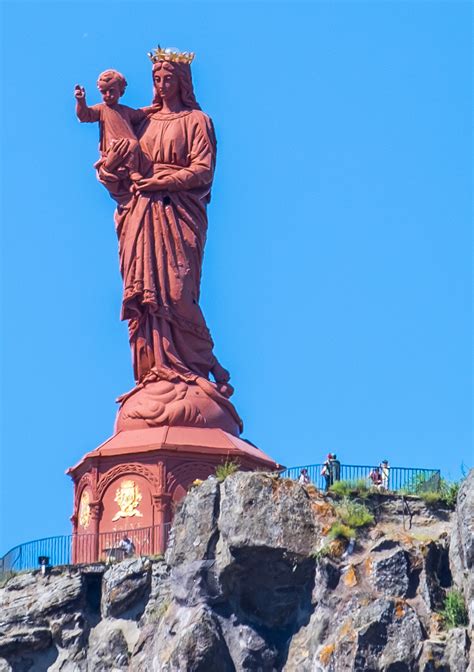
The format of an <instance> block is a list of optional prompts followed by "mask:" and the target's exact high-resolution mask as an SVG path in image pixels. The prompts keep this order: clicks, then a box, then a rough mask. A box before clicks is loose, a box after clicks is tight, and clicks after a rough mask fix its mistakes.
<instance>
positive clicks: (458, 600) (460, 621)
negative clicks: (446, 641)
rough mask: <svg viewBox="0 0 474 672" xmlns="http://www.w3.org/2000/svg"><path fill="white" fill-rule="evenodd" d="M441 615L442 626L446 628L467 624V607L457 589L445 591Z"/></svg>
mask: <svg viewBox="0 0 474 672" xmlns="http://www.w3.org/2000/svg"><path fill="white" fill-rule="evenodd" d="M441 616H442V618H443V623H444V626H445V627H446V628H448V629H450V628H457V627H459V626H466V625H467V624H468V617H467V609H466V605H465V604H464V598H463V596H462V593H460V592H459V591H458V590H450V591H448V592H447V593H446V597H445V600H444V609H443V610H442V612H441Z"/></svg>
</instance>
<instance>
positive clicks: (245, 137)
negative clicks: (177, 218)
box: [0, 1, 473, 553]
mask: <svg viewBox="0 0 474 672" xmlns="http://www.w3.org/2000/svg"><path fill="white" fill-rule="evenodd" d="M471 10H472V5H471V4H470V3H469V2H457V1H446V2H435V1H430V2H408V1H405V2H393V1H392V2H390V1H386V2H367V3H366V2H357V1H354V2H338V1H333V2H314V3H304V4H298V3H295V2H291V3H271V2H262V3H255V4H253V3H236V4H233V3H224V2H223V3H220V4H218V3H209V4H201V3H197V2H195V3H194V2H193V3H185V2H160V3H140V2H133V3H131V2H130V3H128V2H120V3H112V2H110V3H104V4H101V3H96V2H94V3H81V4H76V3H66V2H62V3H51V4H48V3H44V2H40V3H22V2H18V1H17V2H15V3H4V4H3V7H2V12H3V72H2V87H1V89H2V91H1V92H2V99H3V120H2V122H3V123H2V145H3V155H2V189H3V217H2V238H3V240H2V256H3V258H2V262H3V263H2V313H1V321H2V345H1V353H2V357H3V365H2V368H3V375H2V378H3V390H2V393H3V396H2V402H1V408H2V432H1V441H2V445H1V451H2V453H1V455H2V462H1V469H2V472H1V501H0V517H1V521H0V522H1V537H0V553H2V552H4V551H6V550H7V549H8V548H9V547H10V546H12V545H13V544H15V543H19V542H21V541H25V540H28V539H34V538H37V537H41V536H49V535H53V534H64V533H67V532H68V531H69V530H70V524H69V516H70V514H71V512H72V510H71V507H72V483H71V482H70V481H69V478H68V477H66V476H65V475H64V471H65V469H66V468H67V467H68V466H70V465H72V464H74V463H75V462H76V461H78V460H79V459H80V457H81V456H82V455H83V454H84V453H85V452H87V451H90V450H92V449H94V448H95V447H96V446H97V445H98V444H99V443H101V442H102V441H103V440H105V439H106V438H107V437H108V436H110V435H111V433H112V427H113V422H114V416H115V412H116V406H115V403H114V399H115V397H116V396H118V395H119V394H120V393H122V392H124V391H126V390H128V389H129V388H130V387H131V386H132V385H133V380H132V370H131V365H130V355H129V349H128V340H127V329H126V325H125V324H124V323H120V321H119V311H120V301H121V281H120V276H119V270H118V264H117V244H116V238H115V232H114V226H113V206H114V204H113V201H112V200H111V199H110V198H109V197H108V195H107V193H106V192H105V190H104V189H103V188H102V187H101V186H100V185H99V184H98V183H97V181H96V178H95V175H94V171H93V169H92V164H93V163H94V161H95V160H96V158H97V142H98V131H97V127H96V126H94V125H80V124H79V123H78V122H77V120H76V118H75V115H74V99H73V87H74V84H75V83H76V82H79V83H81V84H83V85H84V86H85V87H86V90H87V93H88V99H89V102H90V103H94V102H98V101H99V98H98V95H97V92H96V89H95V81H96V78H97V75H98V73H99V72H101V71H102V70H104V69H106V68H109V67H112V68H117V69H118V70H120V71H122V72H123V73H124V74H125V75H126V77H127V79H128V82H129V88H128V90H127V93H126V96H125V98H124V99H123V102H124V103H126V104H128V105H131V106H141V105H145V104H148V103H149V102H150V100H151V88H152V87H151V74H150V64H149V61H148V59H147V56H146V52H147V51H148V50H149V49H151V48H152V47H154V46H156V44H157V43H158V42H160V44H162V45H165V46H177V47H179V48H181V49H189V50H193V51H195V52H196V53H197V57H196V60H195V64H194V65H193V72H194V80H195V87H196V93H197V97H198V100H199V101H200V103H201V106H202V107H203V109H204V110H205V111H206V112H207V113H208V114H210V115H211V116H212V118H213V120H214V123H215V126H216V132H217V136H218V143H219V150H218V167H217V173H216V178H215V184H214V192H213V200H212V203H211V206H210V208H209V221H210V228H209V237H208V244H207V248H206V256H205V264H204V278H203V286H202V304H203V309H204V311H205V314H206V317H207V320H208V323H209V325H210V328H211V330H212V332H213V336H214V340H215V342H216V347H217V353H218V356H219V357H220V359H221V361H222V362H223V364H224V365H225V366H227V367H228V368H229V369H230V370H231V373H232V382H233V383H234V385H235V388H236V394H235V397H234V399H235V403H236V406H237V408H238V410H239V411H240V414H241V415H242V417H243V419H244V422H245V431H244V436H245V437H247V438H249V439H250V440H252V441H253V442H254V443H256V444H257V445H258V446H260V447H261V448H262V449H264V450H265V451H266V452H268V453H270V454H271V455H272V456H273V457H274V458H275V459H276V460H278V461H280V462H282V463H284V464H287V465H296V464H304V463H312V462H318V461H320V460H321V458H322V456H323V455H325V454H326V453H327V452H328V451H335V452H337V453H338V455H339V457H340V458H341V460H342V461H343V462H346V463H356V464H357V463H371V462H374V461H377V462H378V461H379V460H380V459H381V458H384V457H387V458H388V459H389V460H390V462H391V463H392V464H394V465H406V466H408V465H415V466H426V467H441V469H442V470H443V472H444V474H445V475H446V476H448V477H451V478H457V477H459V476H460V473H461V465H462V464H464V465H466V466H467V465H470V464H472V461H473V460H472V457H473V454H472V451H473V447H472V438H473V436H472V389H471V375H472V369H471V342H472V322H471V317H472V312H471V309H472V302H471V299H472V296H471V292H472V277H471V261H472V241H471V215H472V212H471V194H470V189H471V180H472V163H471V151H472V142H471V141H472V137H471V117H470V106H471V103H472V79H471V72H470V63H471V55H472V53H471V48H472V44H471V42H470V31H471Z"/></svg>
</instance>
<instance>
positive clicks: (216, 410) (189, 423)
mask: <svg viewBox="0 0 474 672" xmlns="http://www.w3.org/2000/svg"><path fill="white" fill-rule="evenodd" d="M231 391H232V388H231V387H230V386H229V385H225V384H224V385H219V384H217V383H212V382H211V381H209V380H206V379H204V378H199V377H197V376H196V380H194V381H185V380H180V379H178V378H175V379H171V380H159V379H158V380H153V379H152V380H149V381H147V382H146V383H145V384H140V385H137V387H135V388H134V389H133V390H132V391H131V392H129V393H128V394H125V395H123V396H122V397H120V398H119V400H118V401H119V402H120V404H121V405H120V408H119V411H118V413H117V419H116V422H115V431H116V432H121V431H128V430H135V429H147V428H148V427H161V426H163V425H169V426H171V427H199V428H207V429H222V430H224V431H225V432H227V433H229V434H232V435H234V436H236V437H237V436H239V435H240V433H241V431H242V420H241V419H240V417H239V415H238V414H237V411H236V410H235V408H234V405H233V404H232V402H231V401H230V400H229V396H230V393H231Z"/></svg>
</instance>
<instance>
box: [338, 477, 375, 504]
mask: <svg viewBox="0 0 474 672" xmlns="http://www.w3.org/2000/svg"><path fill="white" fill-rule="evenodd" d="M329 492H332V493H333V494H334V495H338V496H339V497H361V498H362V499H365V498H366V497H368V496H369V495H370V493H371V492H372V490H371V489H370V488H369V486H368V485H367V482H366V481H365V480H364V479H363V478H360V479H358V480H356V481H336V482H335V483H333V484H332V485H331V487H330V488H329Z"/></svg>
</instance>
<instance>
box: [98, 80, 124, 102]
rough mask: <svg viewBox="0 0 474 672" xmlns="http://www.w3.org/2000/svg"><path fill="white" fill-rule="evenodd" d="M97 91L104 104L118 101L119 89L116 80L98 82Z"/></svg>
mask: <svg viewBox="0 0 474 672" xmlns="http://www.w3.org/2000/svg"><path fill="white" fill-rule="evenodd" d="M99 91H100V93H101V96H102V100H103V101H104V103H105V104H106V105H115V104H116V103H118V101H119V98H120V89H119V85H118V83H117V82H114V81H112V82H109V83H105V82H100V84H99Z"/></svg>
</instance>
